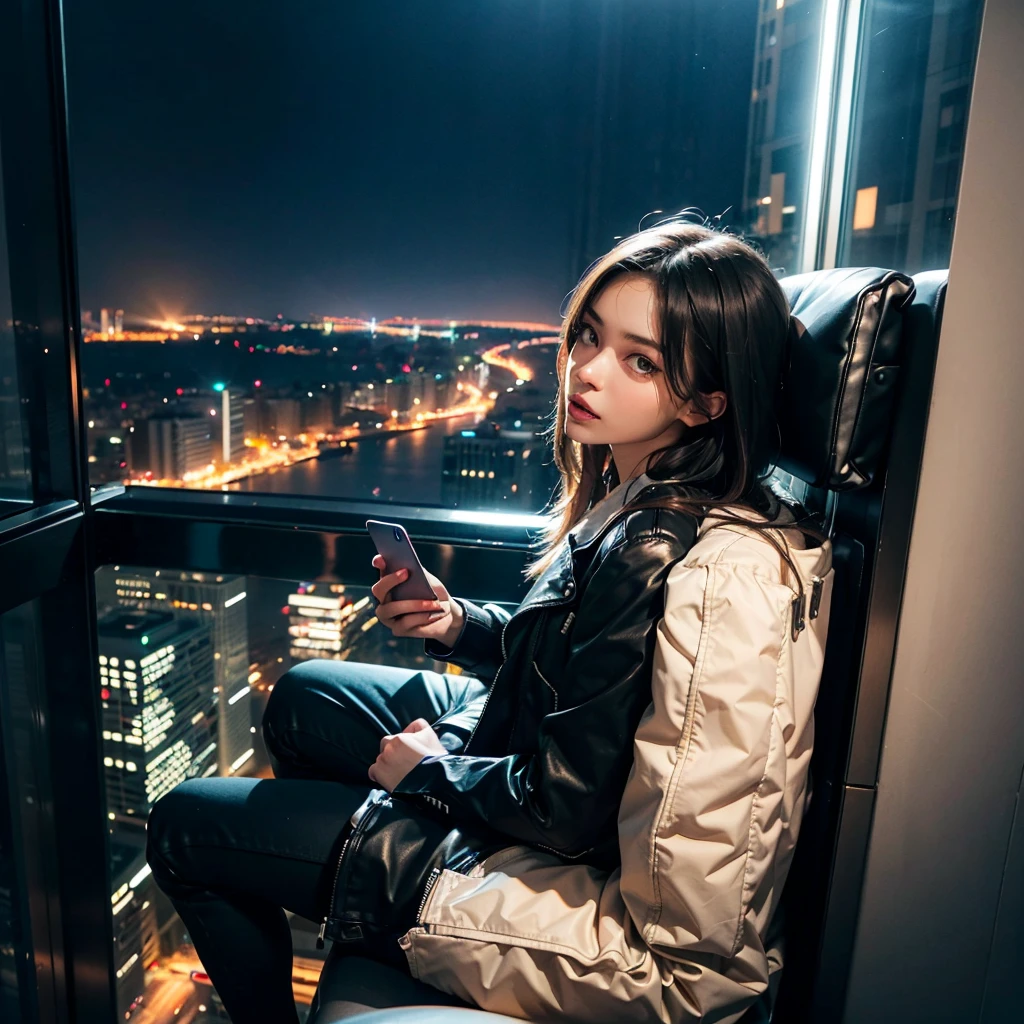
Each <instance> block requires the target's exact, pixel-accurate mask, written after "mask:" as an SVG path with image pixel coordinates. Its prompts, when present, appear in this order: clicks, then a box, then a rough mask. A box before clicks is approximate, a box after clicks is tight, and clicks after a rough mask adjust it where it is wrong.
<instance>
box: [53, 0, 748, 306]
mask: <svg viewBox="0 0 1024 1024" xmlns="http://www.w3.org/2000/svg"><path fill="white" fill-rule="evenodd" d="M756 11H757V0H717V2H713V3H709V2H706V0H701V2H698V0H685V2H682V3H680V2H678V0H652V2H650V3H648V4H645V5H642V6H634V5H629V4H627V3H626V2H625V0H621V2H617V3H612V4H610V5H604V6H603V7H595V5H593V4H591V3H590V2H589V0H564V2H561V3H559V4H557V5H551V4H550V3H547V2H545V0H534V2H522V0H494V2H492V3H489V4H487V5H481V4H480V3H479V2H476V0H447V2H446V3H444V4H441V5H434V6H432V7H430V8H427V7H424V6H422V5H420V4H417V3H415V2H414V0H391V2H388V3H386V4H381V5H379V6H377V7H372V8H371V7H367V8H362V7H360V8H357V9H348V8H347V7H346V8H345V9H341V8H340V7H339V5H337V4H333V3H330V2H326V0H308V2H307V3H304V4H303V5H301V6H297V5H292V6H291V7H289V8H288V9H284V8H281V7H279V6H278V5H271V4H267V3H265V2H263V3H261V2H250V3H247V4H245V5H244V7H243V6H242V5H240V4H232V3H229V2H224V3H221V4H219V5H217V7H216V8H211V7H209V6H208V5H203V4H200V3H198V2H197V0H180V2H175V3H173V4H172V3H170V2H168V0H162V2H157V3H154V4H150V5H146V6H144V7H140V6H139V5H136V4H133V3H129V2H127V0H108V2H106V3H105V4H103V5H102V6H100V5H98V4H88V3H86V4H83V5H72V6H71V7H69V8H68V9H67V10H66V12H65V17H66V30H67V38H66V51H67V62H68V73H69V110H70V132H71V144H72V158H73V176H74V186H75V203H76V218H77V229H78V240H79V253H78V263H79V278H80V297H81V304H82V306H83V308H85V309H90V310H92V311H93V313H94V315H95V314H96V312H97V311H98V309H99V308H100V307H102V306H107V307H120V308H123V309H125V310H126V312H127V313H128V314H129V315H136V316H150V317H172V316H181V315H184V314H188V313H196V312H204V313H208V314H212V313H227V314H232V313H235V314H237V315H241V316H255V317H264V318H267V319H270V318H273V317H275V316H276V315H277V314H283V315H284V316H285V317H288V318H290V319H297V320H303V319H307V318H309V317H311V316H314V315H331V316H346V315H347V316H363V317H366V318H369V317H372V316H376V317H377V318H378V319H379V320H381V319H386V318H388V317H391V316H408V317H413V316H415V317H422V318H443V319H455V320H477V319H508V320H522V319H530V320H538V321H545V322H549V323H557V314H558V308H559V304H560V302H561V300H562V297H563V296H564V295H565V293H566V292H567V291H568V290H569V289H570V288H571V287H572V285H573V284H574V282H575V280H576V277H577V276H578V274H579V273H580V272H581V271H582V270H583V268H584V267H585V266H586V265H587V264H588V263H589V262H590V260H591V259H593V258H594V257H595V256H596V255H598V254H599V253H600V252H602V251H604V250H606V249H607V248H608V247H610V246H611V244H612V243H613V238H614V236H615V235H623V234H628V233H630V232H631V231H633V230H635V228H636V226H637V223H638V222H639V220H640V219H641V218H642V217H643V216H644V215H645V214H647V213H648V212H650V211H651V210H653V209H659V208H660V209H664V210H666V211H671V210H677V209H679V208H681V207H684V206H691V205H698V206H701V207H702V208H703V209H704V210H705V211H706V212H707V213H708V214H716V213H719V212H721V211H722V210H724V209H725V208H726V207H728V206H730V205H731V206H733V207H734V208H738V207H739V206H740V205H741V195H740V193H741V191H742V182H743V169H744V158H745V147H746V140H747V115H748V109H749V101H750V78H751V76H750V67H751V63H752V60H753V50H754V26H755V23H756Z"/></svg>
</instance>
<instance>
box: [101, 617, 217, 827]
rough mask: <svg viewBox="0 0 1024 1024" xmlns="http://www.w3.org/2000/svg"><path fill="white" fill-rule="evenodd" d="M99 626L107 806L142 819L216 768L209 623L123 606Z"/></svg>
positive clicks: (125, 817) (116, 814) (122, 816)
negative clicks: (185, 783)
mask: <svg viewBox="0 0 1024 1024" xmlns="http://www.w3.org/2000/svg"><path fill="white" fill-rule="evenodd" d="M96 631H97V637H98V643H99V673H100V687H101V689H100V702H101V706H102V718H103V765H104V768H105V769H106V770H105V777H106V790H107V809H108V812H109V813H110V814H111V815H113V819H114V820H122V821H126V822H131V821H133V820H139V821H144V820H145V819H146V817H147V816H148V814H149V812H150V810H151V808H152V806H153V804H154V803H156V801H157V800H159V799H160V797H161V796H163V795H164V794H165V793H169V792H170V791H171V790H172V789H173V788H174V787H175V786H176V785H177V784H178V783H179V782H182V781H183V780H184V779H187V778H192V777H194V776H197V775H198V776H206V775H212V774H213V773H214V772H216V770H217V740H216V725H215V723H214V722H213V721H212V720H211V718H210V715H209V697H208V694H209V693H210V692H211V691H212V689H213V646H212V643H211V637H210V627H209V626H208V625H206V624H204V623H201V622H199V621H198V620H196V619H177V618H175V616H174V615H172V614H171V613H170V612H162V611H152V610H149V611H147V610H142V609H128V608H119V609H117V610H115V611H112V612H110V613H109V614H107V615H105V616H104V617H103V618H102V619H100V620H99V622H98V623H97V627H96Z"/></svg>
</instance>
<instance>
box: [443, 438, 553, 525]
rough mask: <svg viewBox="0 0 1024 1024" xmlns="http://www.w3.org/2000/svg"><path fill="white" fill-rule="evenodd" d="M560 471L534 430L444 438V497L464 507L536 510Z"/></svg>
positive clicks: (449, 503) (548, 493)
mask: <svg viewBox="0 0 1024 1024" xmlns="http://www.w3.org/2000/svg"><path fill="white" fill-rule="evenodd" d="M557 481H558V473H557V471H556V470H555V468H554V466H553V464H552V463H551V459H550V454H549V452H548V449H547V445H546V444H545V443H544V440H543V438H541V437H538V436H537V435H536V434H535V432H534V431H533V430H532V429H515V428H513V429H503V430H491V431H488V430H485V429H479V428H477V429H471V430H462V431H460V432H459V433H458V434H452V435H450V436H448V437H446V438H445V439H444V455H443V460H442V463H441V502H442V504H445V505H450V506H452V507H459V508H495V507H498V508H506V509H509V510H512V509H529V510H531V511H533V510H536V509H538V508H541V507H542V506H544V505H545V504H546V503H547V502H548V500H549V498H550V497H551V494H552V491H553V490H554V487H555V485H556V483H557Z"/></svg>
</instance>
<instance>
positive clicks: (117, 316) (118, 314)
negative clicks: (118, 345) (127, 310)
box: [114, 309, 124, 334]
mask: <svg viewBox="0 0 1024 1024" xmlns="http://www.w3.org/2000/svg"><path fill="white" fill-rule="evenodd" d="M123 331H124V310H123V309H115V310H114V333H115V334H121V333H122V332H123Z"/></svg>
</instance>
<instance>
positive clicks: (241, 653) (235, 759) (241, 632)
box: [96, 566, 253, 775]
mask: <svg viewBox="0 0 1024 1024" xmlns="http://www.w3.org/2000/svg"><path fill="white" fill-rule="evenodd" d="M96 596H97V600H98V602H99V605H100V608H101V610H102V609H104V608H113V607H117V606H120V607H122V608H139V609H152V610H156V611H161V612H169V613H170V614H171V615H173V616H175V617H176V618H181V619H191V620H198V621H200V622H202V623H204V624H205V625H206V626H208V627H209V629H210V631H211V637H212V640H213V655H212V660H213V675H212V677H211V680H210V687H209V689H208V690H207V691H206V693H205V695H204V699H205V700H206V705H205V707H206V709H207V714H208V717H209V719H210V721H211V722H215V723H216V732H215V735H216V739H217V766H218V774H220V775H231V774H233V773H235V772H237V771H239V770H240V769H241V768H242V766H243V765H245V764H246V762H247V761H248V760H249V759H250V758H251V757H252V755H253V745H252V732H251V727H252V704H251V697H250V689H249V626H248V617H247V610H246V582H245V577H244V576H224V575H218V574H213V573H201V572H176V571H170V570H167V569H142V568H136V567H130V566H117V567H114V566H104V567H102V568H101V569H99V570H97V572H96Z"/></svg>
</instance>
